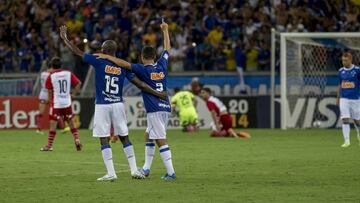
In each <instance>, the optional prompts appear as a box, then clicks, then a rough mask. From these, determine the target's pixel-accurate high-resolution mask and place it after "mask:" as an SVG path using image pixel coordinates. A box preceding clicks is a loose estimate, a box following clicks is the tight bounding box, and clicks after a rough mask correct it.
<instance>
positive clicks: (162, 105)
mask: <svg viewBox="0 0 360 203" xmlns="http://www.w3.org/2000/svg"><path fill="white" fill-rule="evenodd" d="M159 107H162V108H168V109H170V105H169V104H163V103H159Z"/></svg>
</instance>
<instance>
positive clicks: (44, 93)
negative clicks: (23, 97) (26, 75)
mask: <svg viewBox="0 0 360 203" xmlns="http://www.w3.org/2000/svg"><path fill="white" fill-rule="evenodd" d="M48 99H49V97H48V92H47V91H43V90H40V94H39V100H40V101H41V100H43V101H46V102H47V101H48Z"/></svg>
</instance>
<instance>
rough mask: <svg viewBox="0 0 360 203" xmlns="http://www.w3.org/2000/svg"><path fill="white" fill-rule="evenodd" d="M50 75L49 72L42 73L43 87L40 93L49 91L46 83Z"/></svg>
mask: <svg viewBox="0 0 360 203" xmlns="http://www.w3.org/2000/svg"><path fill="white" fill-rule="evenodd" d="M49 75H50V72H48V71H43V72H41V74H40V87H41V89H40V91H44V92H47V89H46V87H45V82H46V80H47V78H48V77H49Z"/></svg>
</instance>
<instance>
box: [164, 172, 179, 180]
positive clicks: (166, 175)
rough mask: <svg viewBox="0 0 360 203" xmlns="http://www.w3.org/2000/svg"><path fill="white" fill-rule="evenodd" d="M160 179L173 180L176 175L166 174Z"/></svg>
mask: <svg viewBox="0 0 360 203" xmlns="http://www.w3.org/2000/svg"><path fill="white" fill-rule="evenodd" d="M161 179H163V180H175V179H176V175H175V173H173V174H172V175H169V174H167V173H166V174H165V175H164V176H161Z"/></svg>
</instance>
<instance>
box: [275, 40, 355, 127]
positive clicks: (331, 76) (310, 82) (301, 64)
mask: <svg viewBox="0 0 360 203" xmlns="http://www.w3.org/2000/svg"><path fill="white" fill-rule="evenodd" d="M344 51H349V52H351V53H352V54H353V63H354V64H355V65H358V64H359V62H360V34H359V33H281V34H280V84H281V90H280V92H281V128H282V129H287V128H311V127H322V128H328V127H335V126H336V125H337V122H338V113H336V112H338V111H337V107H336V92H337V85H338V79H337V71H338V69H339V68H340V67H342V63H341V55H342V53H343V52H344ZM359 108H360V107H359Z"/></svg>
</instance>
